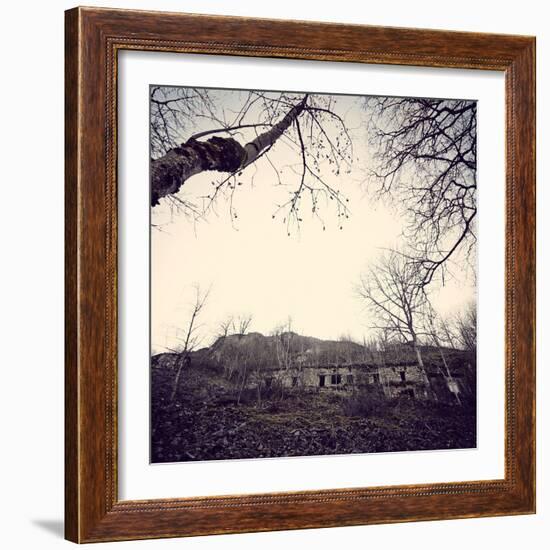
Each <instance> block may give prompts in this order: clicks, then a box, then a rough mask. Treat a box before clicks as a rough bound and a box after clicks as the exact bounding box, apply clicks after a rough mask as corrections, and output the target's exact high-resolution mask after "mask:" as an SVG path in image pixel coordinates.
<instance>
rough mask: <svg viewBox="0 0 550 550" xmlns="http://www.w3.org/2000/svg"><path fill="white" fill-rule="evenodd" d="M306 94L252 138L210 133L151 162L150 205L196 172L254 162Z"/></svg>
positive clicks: (294, 115)
mask: <svg viewBox="0 0 550 550" xmlns="http://www.w3.org/2000/svg"><path fill="white" fill-rule="evenodd" d="M306 100H307V95H305V96H304V98H303V99H302V101H300V103H297V104H296V105H294V106H293V107H292V108H291V109H290V110H289V111H288V113H287V114H286V115H285V116H284V117H283V118H282V119H281V120H280V121H279V122H277V124H275V125H274V126H272V127H271V128H270V129H269V130H267V131H266V132H264V133H262V134H260V135H259V136H258V137H256V138H255V139H254V140H252V141H251V142H249V143H247V144H245V145H244V146H243V145H241V144H240V143H239V142H238V141H237V140H235V139H233V138H231V137H226V138H222V137H217V136H215V137H212V138H210V139H209V140H207V141H197V140H196V139H193V138H190V139H189V140H188V141H187V142H186V143H182V144H181V145H180V146H179V147H175V148H174V149H170V151H168V152H167V153H166V154H165V155H164V156H162V157H160V158H158V159H155V160H153V161H152V162H151V206H155V205H157V204H158V203H159V201H160V199H161V198H162V197H166V196H168V195H173V194H175V193H177V192H178V191H179V190H180V188H181V186H182V185H183V184H184V183H185V182H186V181H187V180H188V179H189V178H190V177H191V176H194V175H195V174H199V173H201V172H205V171H207V170H214V171H216V172H228V173H234V172H236V171H237V170H239V169H244V168H246V167H247V166H248V165H249V164H251V163H253V162H254V161H255V160H256V159H257V158H258V157H259V156H260V154H261V153H262V152H263V151H265V150H266V149H267V148H268V147H271V146H272V145H273V144H274V143H275V142H276V141H277V140H278V139H279V138H280V137H281V135H282V134H283V133H284V132H285V131H286V130H287V129H288V127H289V126H290V125H291V124H292V123H293V122H294V121H295V120H296V119H297V118H298V116H299V115H300V113H301V112H302V111H303V110H304V107H305V104H306Z"/></svg>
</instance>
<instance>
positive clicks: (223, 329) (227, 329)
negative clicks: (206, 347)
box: [218, 315, 235, 339]
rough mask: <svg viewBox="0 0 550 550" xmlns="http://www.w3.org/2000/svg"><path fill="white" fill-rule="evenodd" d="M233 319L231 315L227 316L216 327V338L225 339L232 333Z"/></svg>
mask: <svg viewBox="0 0 550 550" xmlns="http://www.w3.org/2000/svg"><path fill="white" fill-rule="evenodd" d="M234 326H235V318H234V316H233V315H228V316H227V317H226V318H225V319H223V320H222V321H221V322H220V324H219V325H218V338H224V339H225V338H227V337H228V336H229V335H230V334H231V333H232V332H234Z"/></svg>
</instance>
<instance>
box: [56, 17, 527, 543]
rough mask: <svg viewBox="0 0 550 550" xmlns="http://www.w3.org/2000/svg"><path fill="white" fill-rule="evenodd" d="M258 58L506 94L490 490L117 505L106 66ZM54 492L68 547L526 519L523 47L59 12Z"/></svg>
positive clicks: (494, 40)
mask: <svg viewBox="0 0 550 550" xmlns="http://www.w3.org/2000/svg"><path fill="white" fill-rule="evenodd" d="M128 49H129V50H155V51H163V52H179V53H180V54H181V55H185V54H188V53H199V54H223V55H228V56H260V57H275V58H294V59H309V60H327V61H353V62H357V63H371V64H389V65H410V66H422V67H454V68H469V69H479V70H493V71H501V72H503V73H504V74H505V82H506V84H505V85H506V298H505V303H506V332H505V334H506V351H505V380H506V398H505V403H506V411H505V420H506V421H505V476H504V478H503V479H492V480H485V479H484V480H479V481H474V482H460V483H435V484H427V485H408V486H388V487H371V488H369V487H365V488H357V489H334V490H321V491H301V492H292V493H278V494H255V495H247V496H239V495H231V496H222V497H196V498H181V499H171V500H167V499H162V500H145V501H120V500H119V498H118V491H117V478H118V472H117V452H118V443H117V399H118V398H117V395H118V393H117V392H118V389H117V388H118V386H117V170H116V159H117V149H116V143H117V133H116V128H117V126H116V125H117V54H118V52H119V51H121V50H128ZM65 56H66V107H65V135H66V137H65V139H66V165H65V186H66V234H65V236H66V255H65V258H66V259H65V261H66V267H65V277H66V282H65V285H66V352H65V363H66V367H65V368H66V375H65V376H66V380H65V382H66V389H65V411H66V413H65V415H66V416H65V434H66V435H65V437H66V451H65V452H66V459H65V469H66V474H65V475H66V492H65V530H66V531H65V532H66V538H67V539H69V540H71V541H74V542H79V543H82V542H97V541H114V540H127V539H147V538H158V537H178V536H189V535H206V534H215V533H238V532H249V531H269V530H280V529H301V528H315V527H329V526H345V525H360V524H373V523H391V522H405V521H420V520H435V519H452V518H469V517H481V516H499V515H514V514H528V513H534V512H535V39H534V38H533V37H527V36H510V35H496V34H479V33H465V32H448V31H434V30H419V29H405V28H384V27H370V26H359V25H342V24H326V23H311V22H296V21H282V20H260V19H248V18H238V17H219V16H203V15H186V14H176V13H154V12H141V11H125V10H114V9H99V8H75V9H72V10H69V11H67V12H66V38H65Z"/></svg>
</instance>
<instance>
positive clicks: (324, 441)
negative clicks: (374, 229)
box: [151, 352, 476, 462]
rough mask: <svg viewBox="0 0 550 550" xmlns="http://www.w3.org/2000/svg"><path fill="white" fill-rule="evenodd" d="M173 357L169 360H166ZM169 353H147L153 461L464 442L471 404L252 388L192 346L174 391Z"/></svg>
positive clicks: (472, 437)
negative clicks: (230, 376)
mask: <svg viewBox="0 0 550 550" xmlns="http://www.w3.org/2000/svg"><path fill="white" fill-rule="evenodd" d="M171 361H172V363H171ZM177 362H178V355H176V354H162V355H158V356H155V357H153V358H152V370H151V373H152V374H151V376H152V380H151V388H152V395H151V402H152V447H151V459H152V462H179V461H193V460H217V459H236V458H240V459H243V458H266V457H289V456H313V455H332V454H349V453H372V452H393V451H411V450H433V449H456V448H471V447H474V446H475V444H476V431H475V403H473V402H468V401H465V402H464V403H462V404H461V405H458V404H453V403H452V402H448V403H443V402H439V403H434V402H433V401H421V400H415V399H410V398H407V397H400V398H396V399H388V398H386V397H385V396H384V395H383V394H382V393H381V392H380V391H377V390H376V389H374V390H373V389H370V390H369V389H367V388H362V389H358V390H356V391H355V390H353V391H331V390H326V391H318V390H317V389H315V388H314V389H311V388H309V389H305V388H283V387H281V386H279V385H277V384H273V385H271V386H270V387H269V388H263V390H262V392H261V396H260V397H259V394H258V389H257V388H255V387H245V388H244V389H243V388H240V389H239V384H237V383H235V381H231V380H228V379H227V374H226V372H225V370H224V366H223V365H222V364H220V363H217V362H214V361H211V360H208V358H207V356H206V355H205V353H204V352H202V353H201V352H198V354H197V355H196V357H195V358H194V360H193V361H192V362H189V363H187V364H186V366H185V367H184V369H183V375H182V378H181V382H180V384H179V385H178V388H177V391H176V394H175V395H174V396H172V393H173V381H174V368H177V367H175V366H176V365H177Z"/></svg>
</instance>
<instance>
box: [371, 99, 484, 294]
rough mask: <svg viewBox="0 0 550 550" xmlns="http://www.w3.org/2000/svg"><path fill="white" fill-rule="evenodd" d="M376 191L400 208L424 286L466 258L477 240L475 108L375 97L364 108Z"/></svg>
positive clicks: (464, 102)
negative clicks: (452, 261) (451, 264)
mask: <svg viewBox="0 0 550 550" xmlns="http://www.w3.org/2000/svg"><path fill="white" fill-rule="evenodd" d="M365 104H366V110H367V117H368V126H369V135H370V144H371V146H372V147H373V148H374V150H375V151H376V153H375V155H374V157H375V158H374V160H375V163H376V166H375V168H374V169H373V170H372V171H371V176H372V179H373V180H374V183H375V193H376V194H377V195H378V196H379V197H386V198H388V199H390V200H392V201H394V203H395V204H400V205H403V207H404V211H405V214H406V215H407V220H408V225H407V227H406V230H405V236H406V237H407V239H408V242H409V243H410V246H411V258H410V259H411V261H414V262H416V264H417V267H418V268H419V269H421V270H422V282H423V284H425V285H427V284H429V283H430V282H431V281H432V279H433V278H434V276H435V274H436V273H439V274H440V276H441V277H444V275H445V272H446V270H447V269H448V267H449V264H450V261H451V260H452V259H456V258H457V257H458V256H459V254H463V257H466V258H468V257H469V256H470V252H471V249H472V247H473V246H474V243H475V241H476V232H475V221H474V220H475V216H476V213H477V206H476V188H477V178H476V162H477V148H476V131H477V119H476V110H477V104H476V102H475V101H469V100H443V99H415V98H392V97H372V98H368V99H367V100H366V102H365Z"/></svg>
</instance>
